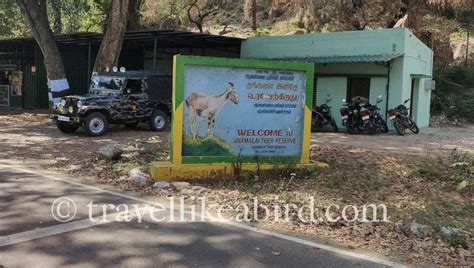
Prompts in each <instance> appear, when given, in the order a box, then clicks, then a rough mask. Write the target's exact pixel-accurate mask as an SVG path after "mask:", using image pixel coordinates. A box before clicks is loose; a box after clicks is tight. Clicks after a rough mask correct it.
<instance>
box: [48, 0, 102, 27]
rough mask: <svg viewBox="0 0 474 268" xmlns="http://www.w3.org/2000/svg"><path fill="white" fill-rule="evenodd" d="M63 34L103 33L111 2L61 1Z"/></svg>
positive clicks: (50, 2)
mask: <svg viewBox="0 0 474 268" xmlns="http://www.w3.org/2000/svg"><path fill="white" fill-rule="evenodd" d="M59 3H60V6H59V8H60V10H61V20H62V32H63V33H75V32H101V31H102V28H103V24H104V20H105V17H106V14H107V10H108V8H109V5H110V0H61V1H60V2H59ZM52 5H54V3H53V1H49V8H48V16H49V21H50V24H51V25H52V24H53V21H54V19H53V17H52V12H51V10H52Z"/></svg>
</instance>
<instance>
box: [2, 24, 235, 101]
mask: <svg viewBox="0 0 474 268" xmlns="http://www.w3.org/2000/svg"><path fill="white" fill-rule="evenodd" d="M102 37H103V35H102V34H100V33H89V32H86V33H74V34H60V35H56V36H55V38H56V43H57V44H58V47H59V50H60V53H61V54H62V58H63V62H64V65H65V66H64V67H65V69H66V75H67V78H68V80H69V84H70V86H71V88H72V89H73V90H74V93H75V94H83V93H85V92H86V91H87V88H88V85H89V79H90V75H91V73H92V68H93V65H94V62H95V57H96V55H97V51H98V49H99V46H100V43H101V41H102ZM241 41H242V40H241V39H239V38H233V37H224V36H215V35H209V34H201V33H193V32H184V31H176V30H153V31H134V32H127V33H126V34H125V36H124V44H123V49H122V53H121V55H120V63H119V66H124V67H126V68H127V69H128V70H150V71H156V72H160V73H165V74H170V73H171V68H172V57H173V55H176V54H183V55H201V56H217V57H219V56H220V57H228V58H238V57H240V45H241ZM18 71H20V72H21V74H22V84H21V91H20V92H21V93H19V92H17V91H12V90H11V88H12V87H13V85H12V84H11V75H12V73H13V72H18ZM0 78H1V79H0V85H4V86H9V87H10V89H9V90H8V92H7V93H8V96H7V97H8V104H7V105H5V103H6V102H5V103H3V106H10V107H20V108H26V109H37V108H47V107H48V87H47V79H46V71H45V68H44V64H43V56H42V54H41V50H40V49H39V47H38V46H37V45H36V42H35V40H34V39H33V38H31V37H25V38H15V39H4V40H0ZM4 88H5V87H4ZM0 105H2V102H1V100H0Z"/></svg>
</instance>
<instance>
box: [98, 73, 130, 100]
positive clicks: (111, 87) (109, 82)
mask: <svg viewBox="0 0 474 268" xmlns="http://www.w3.org/2000/svg"><path fill="white" fill-rule="evenodd" d="M124 80H125V78H123V77H117V76H103V75H96V76H93V77H92V81H91V86H90V90H89V91H90V93H92V94H99V95H100V94H101V93H105V94H108V93H110V91H119V90H121V89H122V86H123V83H124Z"/></svg>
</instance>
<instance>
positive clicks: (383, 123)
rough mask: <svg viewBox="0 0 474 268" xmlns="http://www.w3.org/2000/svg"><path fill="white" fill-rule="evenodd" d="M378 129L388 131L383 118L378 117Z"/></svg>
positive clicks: (383, 131)
mask: <svg viewBox="0 0 474 268" xmlns="http://www.w3.org/2000/svg"><path fill="white" fill-rule="evenodd" d="M380 130H381V131H382V133H387V132H388V126H387V122H385V120H383V119H380Z"/></svg>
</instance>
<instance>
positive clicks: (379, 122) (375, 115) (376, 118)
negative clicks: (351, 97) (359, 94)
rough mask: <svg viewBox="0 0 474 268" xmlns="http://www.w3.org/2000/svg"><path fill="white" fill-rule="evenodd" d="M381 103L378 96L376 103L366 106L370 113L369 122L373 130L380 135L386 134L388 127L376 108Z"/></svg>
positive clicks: (381, 99)
mask: <svg viewBox="0 0 474 268" xmlns="http://www.w3.org/2000/svg"><path fill="white" fill-rule="evenodd" d="M382 101H383V98H382V95H379V96H378V97H377V103H376V104H374V105H372V104H368V105H366V108H367V109H368V110H369V111H370V114H371V116H370V120H371V121H372V124H373V126H374V128H375V130H376V131H377V130H380V131H381V132H382V133H387V132H388V126H387V122H385V120H384V119H383V118H382V115H381V114H380V108H379V107H378V104H379V103H381V102H382Z"/></svg>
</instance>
